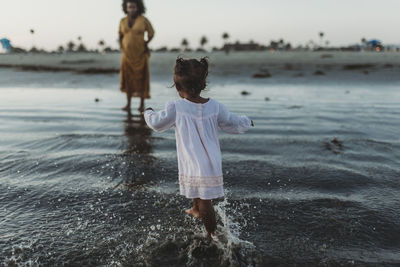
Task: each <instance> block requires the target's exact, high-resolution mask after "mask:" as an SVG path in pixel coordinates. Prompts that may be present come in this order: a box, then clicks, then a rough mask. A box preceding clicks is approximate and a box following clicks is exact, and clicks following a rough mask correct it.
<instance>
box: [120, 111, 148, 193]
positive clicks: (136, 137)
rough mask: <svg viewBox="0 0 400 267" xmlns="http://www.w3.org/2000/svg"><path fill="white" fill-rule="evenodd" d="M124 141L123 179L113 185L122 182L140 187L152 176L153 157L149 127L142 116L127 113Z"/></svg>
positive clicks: (132, 187)
mask: <svg viewBox="0 0 400 267" xmlns="http://www.w3.org/2000/svg"><path fill="white" fill-rule="evenodd" d="M124 134H125V136H126V143H125V144H124V145H123V147H124V152H123V154H122V157H123V158H124V168H123V169H124V173H125V175H123V179H122V180H121V181H120V182H119V183H118V184H117V185H116V186H115V187H118V186H119V185H121V184H123V185H124V186H126V187H128V188H130V189H136V188H141V187H143V185H145V184H148V183H150V182H151V179H152V177H154V169H155V168H154V166H153V165H154V162H155V158H154V156H152V155H151V153H152V152H153V144H152V142H153V140H152V133H151V129H150V128H148V127H147V125H146V122H145V121H144V118H143V116H141V115H132V114H131V113H128V114H127V117H126V119H125V120H124Z"/></svg>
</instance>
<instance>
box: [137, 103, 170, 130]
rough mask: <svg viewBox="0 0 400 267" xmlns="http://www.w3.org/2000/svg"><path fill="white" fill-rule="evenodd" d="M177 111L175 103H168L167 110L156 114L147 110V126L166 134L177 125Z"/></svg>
mask: <svg viewBox="0 0 400 267" xmlns="http://www.w3.org/2000/svg"><path fill="white" fill-rule="evenodd" d="M175 118H176V109H175V104H174V102H168V103H167V104H166V105H165V109H163V110H160V111H158V112H155V111H153V110H146V111H145V112H144V119H145V121H146V123H147V125H148V126H149V127H150V128H151V129H153V130H154V131H156V132H159V133H161V132H164V131H166V130H168V129H169V128H171V127H172V126H173V125H174V124H175Z"/></svg>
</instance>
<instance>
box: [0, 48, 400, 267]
mask: <svg viewBox="0 0 400 267" xmlns="http://www.w3.org/2000/svg"><path fill="white" fill-rule="evenodd" d="M204 55H205V56H208V57H209V60H210V76H209V84H208V89H207V90H206V91H205V92H204V97H211V98H214V99H216V100H218V101H220V102H222V103H224V104H225V105H226V106H227V107H228V108H229V109H230V111H232V112H235V113H238V114H245V115H247V116H249V117H250V118H251V119H252V120H253V121H254V123H255V127H254V128H252V129H250V130H249V131H248V133H246V134H244V135H228V134H225V133H223V132H221V133H220V142H221V149H222V158H223V172H224V184H225V198H224V199H220V200H218V201H216V202H215V203H214V205H215V209H216V212H217V221H218V229H217V231H219V232H220V233H221V237H220V240H218V241H216V242H214V243H212V242H211V243H210V242H208V241H207V239H206V238H205V237H204V229H203V226H202V224H201V222H200V221H198V220H195V219H193V218H191V217H189V216H188V215H186V214H185V212H184V209H185V208H189V207H190V205H191V202H190V200H187V199H185V198H184V197H182V196H179V190H178V178H177V175H178V170H177V159H176V150H175V149H176V148H175V134H174V131H173V129H171V130H168V131H167V132H166V133H163V134H159V133H155V132H152V131H151V130H150V129H149V128H148V127H147V126H146V125H145V124H144V122H143V121H142V120H141V118H140V116H139V115H138V112H137V111H136V110H135V108H136V106H137V105H138V100H137V99H135V100H134V101H133V107H134V109H133V115H132V116H131V115H127V114H126V113H124V112H122V111H121V109H120V108H121V107H122V106H123V105H124V104H125V95H124V94H122V93H121V92H120V91H119V74H118V71H119V64H120V58H121V55H120V54H118V53H111V54H106V55H100V54H89V53H87V54H85V53H82V54H79V53H73V54H53V55H50V54H10V55H0V251H1V253H0V262H2V263H3V264H4V265H5V266H15V265H28V266H29V265H33V266H36V265H40V266H54V265H66V266H76V265H90V266H185V265H186V266H201V265H203V266H206V265H209V266H294V265H297V266H337V265H339V266H396V265H398V264H400V230H399V229H400V218H399V216H398V214H399V213H400V208H399V207H400V199H399V198H398V196H399V193H400V180H399V177H400V138H399V129H400V120H399V115H400V102H399V99H400V90H399V88H400V75H399V74H400V53H394V52H393V53H368V52H357V53H355V52H328V51H324V52H275V53H270V52H240V53H230V54H229V55H226V54H225V53H222V52H216V53H208V54H204ZM177 56H178V54H173V53H153V54H152V56H151V60H150V69H151V96H152V98H151V99H149V100H148V101H146V106H147V107H148V106H151V107H153V108H154V109H155V110H159V109H162V108H163V107H164V106H165V103H166V102H167V101H169V100H174V99H178V95H177V93H176V89H175V88H171V86H172V84H173V81H172V73H173V66H174V63H175V59H176V57H177ZM188 56H194V57H197V58H199V57H201V56H203V54H199V53H194V54H189V55H188Z"/></svg>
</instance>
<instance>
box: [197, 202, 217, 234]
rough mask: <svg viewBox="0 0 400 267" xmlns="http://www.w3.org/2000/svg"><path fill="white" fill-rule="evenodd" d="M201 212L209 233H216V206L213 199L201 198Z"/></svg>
mask: <svg viewBox="0 0 400 267" xmlns="http://www.w3.org/2000/svg"><path fill="white" fill-rule="evenodd" d="M199 214H200V218H201V219H202V220H203V223H204V226H205V227H206V230H207V232H208V234H209V235H211V234H214V233H215V230H216V229H217V222H216V219H215V211H214V206H213V204H212V202H211V200H203V199H200V200H199Z"/></svg>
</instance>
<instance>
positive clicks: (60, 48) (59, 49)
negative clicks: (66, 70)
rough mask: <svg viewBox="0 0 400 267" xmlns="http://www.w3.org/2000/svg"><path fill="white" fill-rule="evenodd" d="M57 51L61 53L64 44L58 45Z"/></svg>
mask: <svg viewBox="0 0 400 267" xmlns="http://www.w3.org/2000/svg"><path fill="white" fill-rule="evenodd" d="M57 51H58V52H59V53H63V52H64V46H62V45H60V46H59V47H58V49H57Z"/></svg>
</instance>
